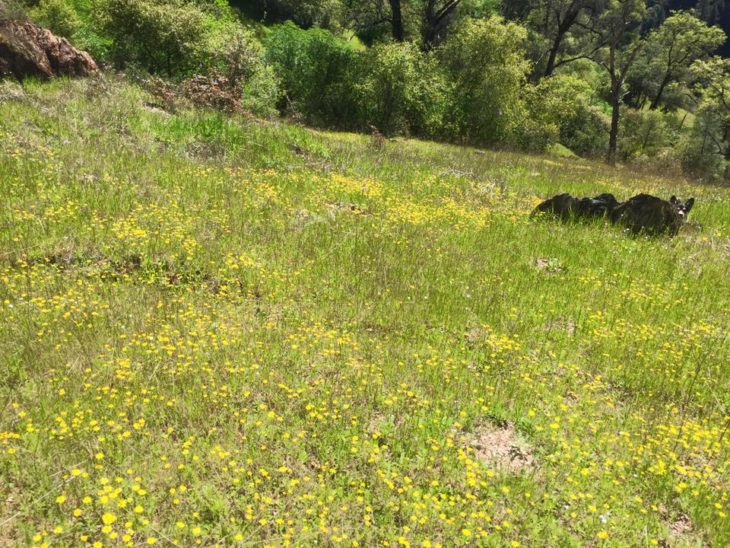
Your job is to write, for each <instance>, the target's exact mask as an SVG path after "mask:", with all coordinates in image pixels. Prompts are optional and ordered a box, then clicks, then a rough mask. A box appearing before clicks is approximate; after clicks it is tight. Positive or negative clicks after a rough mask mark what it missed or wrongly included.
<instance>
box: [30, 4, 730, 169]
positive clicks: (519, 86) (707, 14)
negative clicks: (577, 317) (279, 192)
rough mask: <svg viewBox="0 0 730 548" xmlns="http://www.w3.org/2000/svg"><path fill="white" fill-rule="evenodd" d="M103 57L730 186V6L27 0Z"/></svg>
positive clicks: (281, 101) (283, 108)
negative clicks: (220, 77)
mask: <svg viewBox="0 0 730 548" xmlns="http://www.w3.org/2000/svg"><path fill="white" fill-rule="evenodd" d="M16 1H22V2H24V4H25V7H26V8H27V10H28V13H29V14H30V15H31V17H33V18H35V19H36V20H38V21H39V22H40V23H42V24H44V25H47V26H49V27H50V28H51V29H52V30H54V31H56V32H58V33H60V34H63V35H65V36H67V37H69V38H70V39H71V40H72V41H73V42H74V43H75V44H76V45H79V46H80V47H84V48H86V49H88V50H89V51H91V52H92V54H93V55H95V56H96V57H97V58H98V59H100V60H101V61H104V62H107V63H109V64H113V65H114V66H116V67H119V68H128V67H137V68H139V69H142V70H145V71H148V72H150V73H154V74H158V75H163V76H165V77H167V78H170V79H173V80H175V79H185V78H186V77H189V76H191V75H193V74H200V73H206V72H207V71H209V70H211V69H215V70H217V71H219V72H222V73H226V74H229V75H231V76H232V77H233V78H235V79H236V81H237V82H240V86H239V87H238V88H236V89H237V90H240V91H237V93H239V92H240V95H241V100H242V104H244V105H246V107H247V108H248V109H250V110H252V111H253V112H255V113H256V114H259V115H272V114H281V115H286V116H291V117H295V118H298V119H301V120H303V121H305V122H306V123H309V124H312V125H317V126H321V127H327V128H333V129H346V130H358V131H368V129H369V128H370V127H373V126H374V127H376V128H378V130H379V131H381V132H382V133H384V134H386V135H414V136H419V137H424V138H430V139H438V140H445V141H451V142H458V143H469V144H475V145H485V146H505V147H511V148H519V149H524V150H530V151H545V150H553V151H562V153H565V154H570V153H574V154H578V155H581V156H603V157H605V158H606V160H607V161H608V162H610V163H615V162H618V161H621V162H643V163H649V164H651V163H652V162H655V163H657V164H661V165H669V164H676V165H677V166H681V167H682V168H683V169H684V170H685V171H686V172H687V173H688V174H691V175H693V176H696V177H702V178H705V179H708V180H709V179H723V178H724V179H728V178H730V61H729V60H728V58H727V56H723V53H725V52H728V47H730V46H729V45H728V42H727V39H726V38H727V37H726V33H725V31H724V30H723V28H722V25H725V28H726V29H727V26H729V25H730V2H727V1H725V0H695V1H688V0H646V1H645V0H516V1H510V2H506V1H505V2H501V1H500V0H232V1H231V2H228V1H226V0H16Z"/></svg>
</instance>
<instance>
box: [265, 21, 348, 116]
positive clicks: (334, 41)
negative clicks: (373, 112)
mask: <svg viewBox="0 0 730 548" xmlns="http://www.w3.org/2000/svg"><path fill="white" fill-rule="evenodd" d="M265 46H266V59H267V61H268V62H269V63H270V64H271V65H272V66H273V68H274V71H275V73H276V75H277V77H278V78H279V79H280V81H281V83H282V87H283V89H284V91H285V93H286V102H285V104H283V105H282V110H285V111H288V112H289V113H290V114H298V115H301V116H303V117H304V118H305V119H307V120H308V121H310V122H312V123H315V124H324V125H333V126H340V127H342V126H345V127H346V126H348V125H352V115H353V113H354V112H357V107H356V104H355V103H354V91H353V86H352V82H353V81H354V79H355V74H357V70H358V68H359V66H358V65H359V56H358V53H357V52H356V51H355V50H354V49H353V48H352V47H351V46H350V45H349V44H348V43H347V42H345V41H344V40H341V39H339V38H337V37H335V36H334V35H333V34H332V33H330V32H328V31H326V30H323V29H310V30H302V29H300V28H298V27H297V26H296V25H294V24H293V23H285V24H283V25H279V26H277V27H275V28H274V30H273V31H272V32H271V34H270V35H269V36H268V38H267V40H266V42H265Z"/></svg>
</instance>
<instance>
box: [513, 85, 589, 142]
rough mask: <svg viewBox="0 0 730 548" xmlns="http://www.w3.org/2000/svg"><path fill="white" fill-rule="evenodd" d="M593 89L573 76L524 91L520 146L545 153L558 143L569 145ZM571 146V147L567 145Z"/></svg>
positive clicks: (516, 130) (518, 127) (519, 128)
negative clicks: (568, 142) (571, 132)
mask: <svg viewBox="0 0 730 548" xmlns="http://www.w3.org/2000/svg"><path fill="white" fill-rule="evenodd" d="M590 96H591V89H590V86H589V85H588V84H587V83H586V82H584V81H583V80H581V79H579V78H576V77H574V76H564V75H556V76H552V77H550V78H545V79H543V80H541V81H540V83H539V84H537V85H530V86H527V87H526V88H525V89H524V90H523V100H524V102H525V108H526V109H527V116H526V117H525V120H524V121H523V122H522V123H521V124H519V125H518V126H517V127H516V128H515V135H516V139H517V143H518V144H519V145H520V147H521V148H523V149H525V150H530V151H544V150H545V149H547V148H548V147H550V146H551V145H554V144H556V143H562V144H566V143H565V142H564V141H563V138H564V137H565V138H566V140H569V137H570V131H571V130H570V129H569V128H572V127H575V125H576V123H577V122H578V119H579V117H580V115H581V111H582V110H584V109H586V108H588V106H589V103H590ZM568 146H570V145H568Z"/></svg>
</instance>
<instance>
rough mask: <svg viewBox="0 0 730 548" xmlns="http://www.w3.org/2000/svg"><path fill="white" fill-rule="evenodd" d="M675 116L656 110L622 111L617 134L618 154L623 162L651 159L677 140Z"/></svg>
mask: <svg viewBox="0 0 730 548" xmlns="http://www.w3.org/2000/svg"><path fill="white" fill-rule="evenodd" d="M677 126H678V124H677V122H676V116H675V115H672V114H663V113H661V112H659V111H656V110H646V111H642V110H634V109H629V108H627V109H624V111H623V114H622V116H621V128H620V133H619V154H620V156H621V157H622V159H623V160H624V161H627V160H633V159H637V158H641V157H647V158H652V157H654V156H657V155H658V154H659V153H660V152H661V151H662V150H663V149H665V148H667V147H669V146H671V145H672V144H673V143H674V141H675V140H676V139H677V132H678V129H679V128H678V127H677Z"/></svg>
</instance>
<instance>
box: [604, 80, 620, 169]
mask: <svg viewBox="0 0 730 548" xmlns="http://www.w3.org/2000/svg"><path fill="white" fill-rule="evenodd" d="M620 109H621V83H620V82H616V83H613V84H611V131H610V133H609V135H608V155H607V157H606V161H607V162H608V163H609V164H610V165H612V166H615V165H616V149H617V148H618V123H619V118H620Z"/></svg>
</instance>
